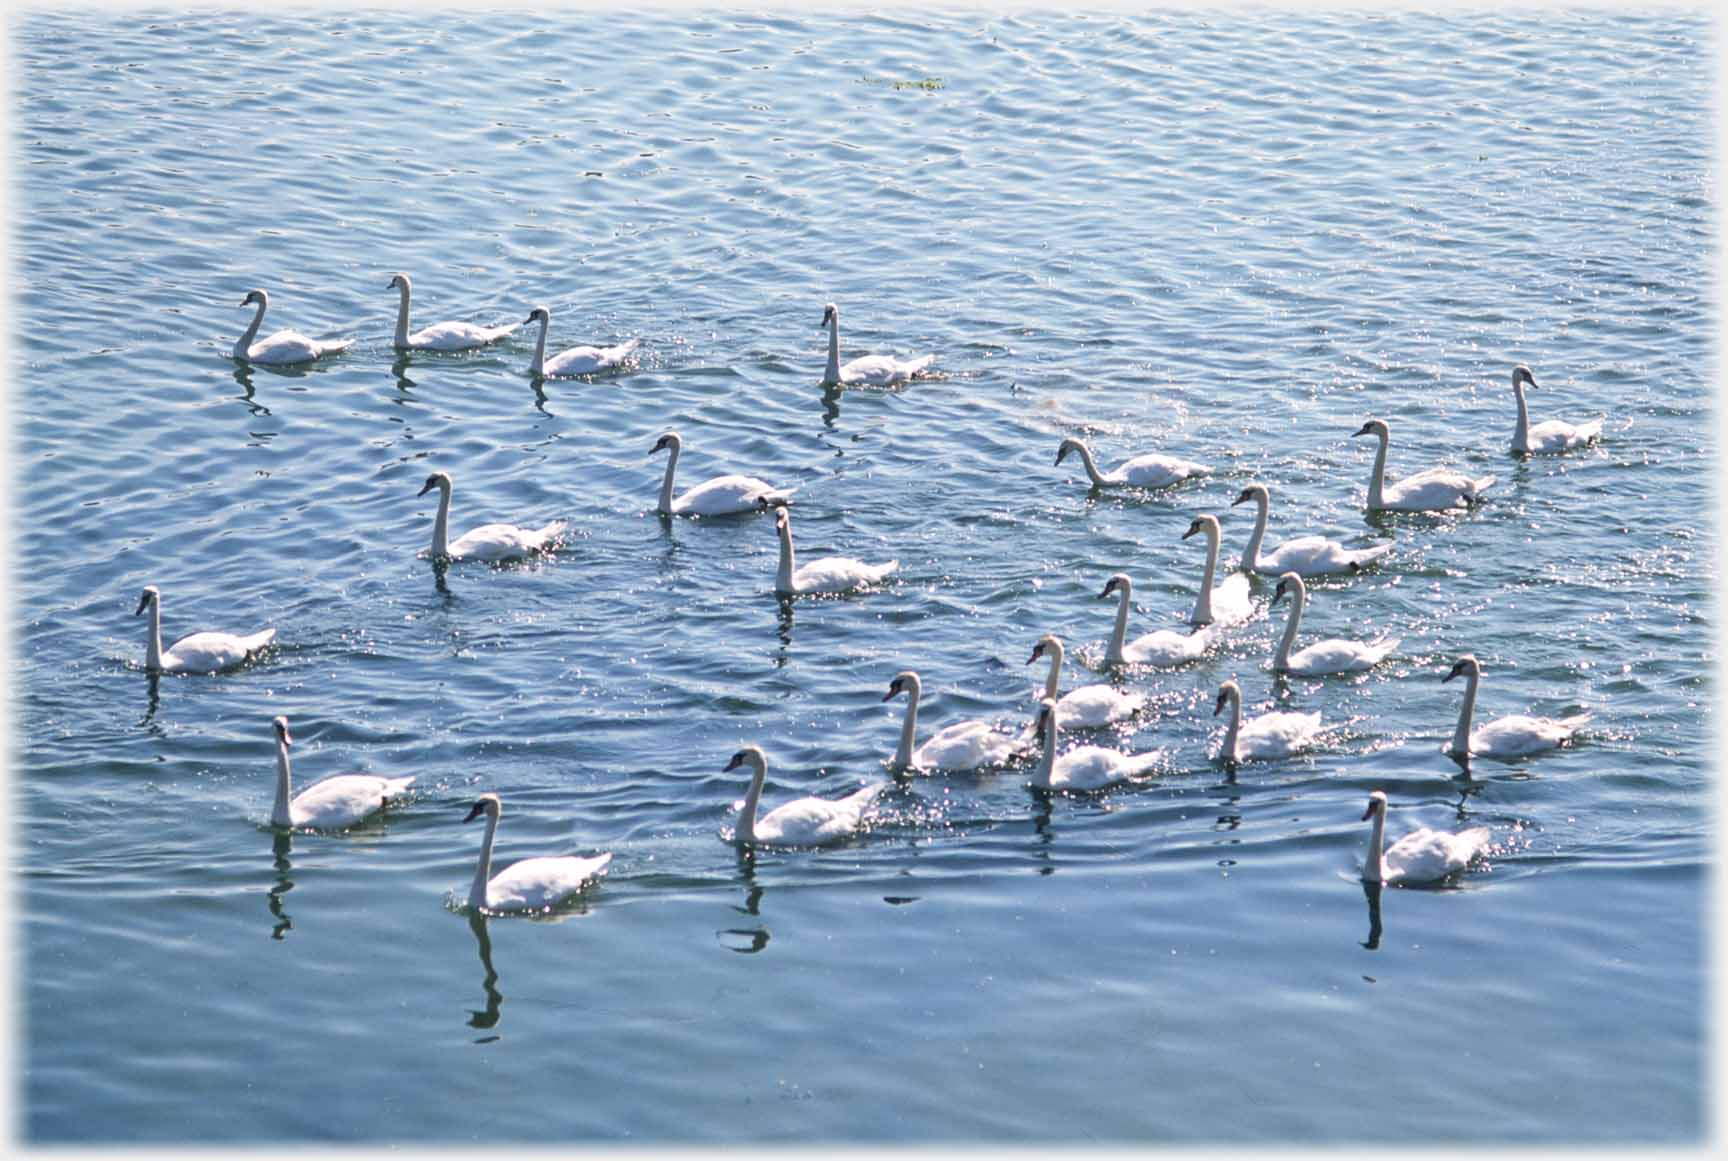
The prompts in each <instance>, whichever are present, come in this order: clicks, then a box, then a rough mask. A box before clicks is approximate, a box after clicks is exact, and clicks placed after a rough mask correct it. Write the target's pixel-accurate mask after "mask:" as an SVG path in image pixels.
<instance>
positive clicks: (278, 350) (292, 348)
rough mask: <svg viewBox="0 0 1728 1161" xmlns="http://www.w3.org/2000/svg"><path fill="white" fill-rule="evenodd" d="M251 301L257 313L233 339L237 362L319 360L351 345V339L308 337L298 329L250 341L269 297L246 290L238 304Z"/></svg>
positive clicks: (268, 301)
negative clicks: (250, 323) (244, 329)
mask: <svg viewBox="0 0 1728 1161" xmlns="http://www.w3.org/2000/svg"><path fill="white" fill-rule="evenodd" d="M253 303H257V304H258V313H257V314H255V315H253V316H252V325H251V326H249V327H247V328H246V333H245V334H243V335H241V336H240V337H239V338H238V339H236V340H235V341H234V357H235V358H236V359H239V360H240V361H241V362H245V363H268V364H271V365H273V366H283V365H285V364H288V363H310V362H311V361H312V360H313V359H322V358H323V357H324V356H325V355H335V354H339V353H340V352H342V351H346V350H347V349H348V348H349V347H351V346H353V345H354V340H353V339H338V340H334V341H331V340H319V339H309V338H307V337H306V336H305V335H303V334H301V333H300V332H299V331H277V332H276V333H275V334H273V335H271V336H270V337H269V338H266V339H259V340H258V341H257V342H253V341H252V340H253V339H254V338H256V337H257V335H258V328H259V327H260V326H262V325H263V323H264V312H265V311H266V310H267V309H269V306H270V296H269V295H268V294H265V293H264V292H263V291H262V290H250V291H247V292H246V297H245V298H244V299H242V300H241V301H240V305H241V306H251V305H252V304H253Z"/></svg>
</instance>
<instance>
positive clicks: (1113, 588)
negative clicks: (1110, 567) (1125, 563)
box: [1098, 572, 1134, 600]
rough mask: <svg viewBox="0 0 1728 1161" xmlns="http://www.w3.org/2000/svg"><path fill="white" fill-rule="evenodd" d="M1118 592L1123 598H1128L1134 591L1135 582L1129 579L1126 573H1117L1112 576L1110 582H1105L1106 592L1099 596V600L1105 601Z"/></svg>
mask: <svg viewBox="0 0 1728 1161" xmlns="http://www.w3.org/2000/svg"><path fill="white" fill-rule="evenodd" d="M1118 591H1120V592H1121V593H1122V595H1123V596H1128V595H1130V594H1132V593H1133V591H1134V582H1133V581H1131V580H1129V579H1128V574H1127V573H1125V572H1119V573H1116V574H1114V575H1112V576H1111V578H1110V579H1109V580H1107V581H1105V582H1104V591H1103V592H1101V593H1099V594H1098V599H1099V600H1103V599H1104V598H1105V597H1107V596H1109V595H1110V594H1111V593H1114V592H1118Z"/></svg>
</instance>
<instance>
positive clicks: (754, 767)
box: [733, 757, 768, 843]
mask: <svg viewBox="0 0 1728 1161" xmlns="http://www.w3.org/2000/svg"><path fill="white" fill-rule="evenodd" d="M750 769H751V773H750V789H748V790H746V791H745V792H744V807H743V809H741V810H740V811H739V812H738V827H737V829H736V830H735V831H734V832H733V837H734V838H735V839H737V841H739V842H741V843H753V842H755V841H756V808H757V806H758V804H760V803H761V801H762V784H763V783H764V782H766V781H767V780H768V763H767V762H766V761H764V760H762V759H760V758H756V757H752V758H751V759H750Z"/></svg>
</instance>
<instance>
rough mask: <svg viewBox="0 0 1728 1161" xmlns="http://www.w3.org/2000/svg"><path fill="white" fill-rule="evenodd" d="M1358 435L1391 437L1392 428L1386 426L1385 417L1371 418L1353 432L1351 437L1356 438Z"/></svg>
mask: <svg viewBox="0 0 1728 1161" xmlns="http://www.w3.org/2000/svg"><path fill="white" fill-rule="evenodd" d="M1358 435H1377V436H1379V437H1380V438H1381V439H1391V438H1392V429H1391V428H1389V427H1387V426H1386V421H1385V420H1384V419H1370V420H1369V421H1368V422H1367V423H1364V424H1363V425H1362V426H1361V427H1359V428H1357V429H1356V430H1355V431H1354V432H1352V433H1351V436H1350V438H1352V439H1354V438H1356V436H1358Z"/></svg>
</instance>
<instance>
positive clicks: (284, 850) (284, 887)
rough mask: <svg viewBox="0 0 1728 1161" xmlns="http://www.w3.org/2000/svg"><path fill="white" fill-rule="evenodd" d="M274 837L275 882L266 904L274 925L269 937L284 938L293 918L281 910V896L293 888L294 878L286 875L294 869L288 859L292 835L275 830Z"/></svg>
mask: <svg viewBox="0 0 1728 1161" xmlns="http://www.w3.org/2000/svg"><path fill="white" fill-rule="evenodd" d="M274 837H275V842H274V844H273V846H272V851H273V853H274V855H275V858H274V860H273V863H274V865H275V868H276V882H275V883H274V884H272V885H271V887H270V891H269V904H268V906H269V908H270V914H271V916H273V917H274V918H275V920H276V925H275V926H274V927H273V928H271V930H270V938H271V939H286V938H287V937H288V933H289V932H290V931H292V930H293V929H294V920H293V918H292V917H291V916H290V915H289V914H288V912H287V911H285V910H283V908H282V896H284V895H286V894H287V893H288V892H290V891H292V890H293V889H294V880H293V879H290V878H289V877H288V876H289V874H291V873H292V872H293V870H294V864H293V863H291V862H290V861H289V859H288V855H289V854H290V853H291V852H292V851H293V849H294V836H293V835H292V834H291V833H290V832H288V831H277V832H276V834H275V836H274Z"/></svg>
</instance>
